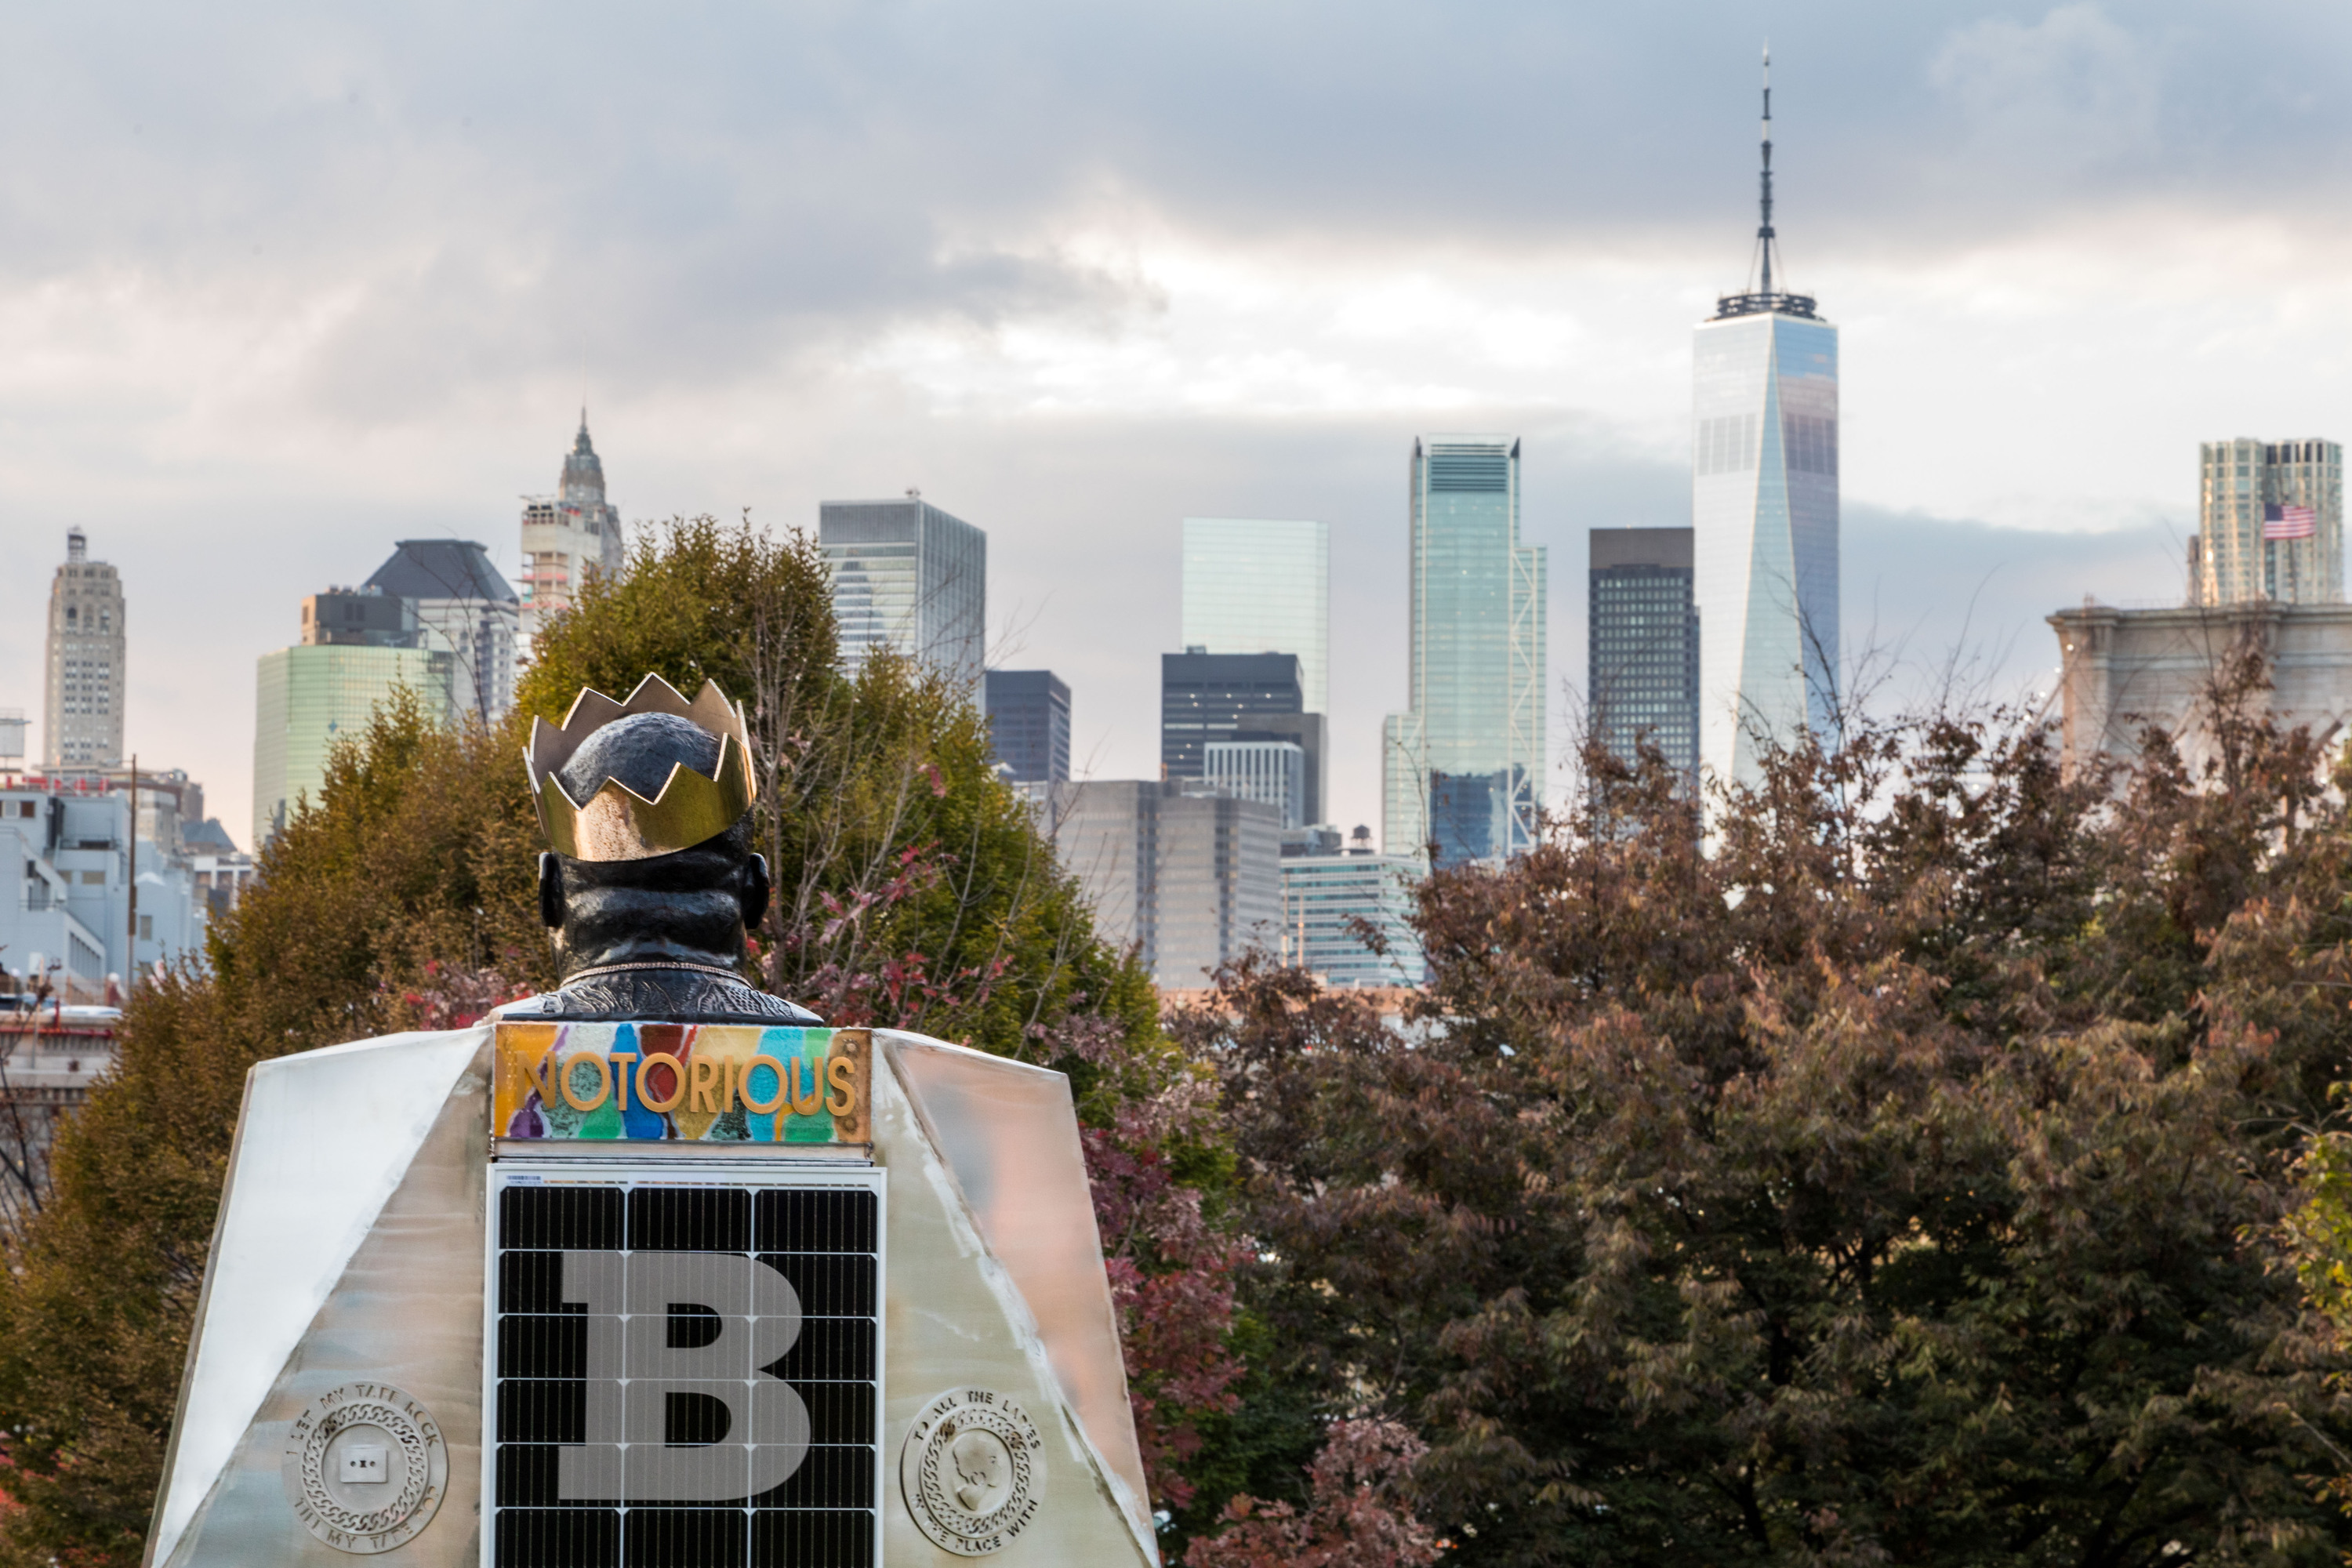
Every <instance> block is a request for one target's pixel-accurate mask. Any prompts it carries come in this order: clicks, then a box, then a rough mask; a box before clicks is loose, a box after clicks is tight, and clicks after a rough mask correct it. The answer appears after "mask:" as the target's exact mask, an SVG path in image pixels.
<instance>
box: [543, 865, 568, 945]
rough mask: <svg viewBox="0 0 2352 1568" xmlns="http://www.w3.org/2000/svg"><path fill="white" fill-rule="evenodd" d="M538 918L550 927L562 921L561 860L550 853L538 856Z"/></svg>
mask: <svg viewBox="0 0 2352 1568" xmlns="http://www.w3.org/2000/svg"><path fill="white" fill-rule="evenodd" d="M539 918H540V919H541V921H544V922H545V923H546V924H547V925H548V926H549V927H550V928H551V929H552V928H553V927H556V926H560V925H562V923H563V862H562V860H561V859H560V858H557V857H556V856H554V855H552V854H546V853H542V854H541V856H540V858H539Z"/></svg>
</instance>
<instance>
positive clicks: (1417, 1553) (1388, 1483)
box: [1184, 1420, 1444, 1568]
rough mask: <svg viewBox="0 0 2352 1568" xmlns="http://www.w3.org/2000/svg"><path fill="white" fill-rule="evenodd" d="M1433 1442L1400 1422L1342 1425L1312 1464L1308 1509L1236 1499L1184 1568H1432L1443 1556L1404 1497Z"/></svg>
mask: <svg viewBox="0 0 2352 1568" xmlns="http://www.w3.org/2000/svg"><path fill="white" fill-rule="evenodd" d="M1426 1452H1428V1447H1427V1445H1425V1444H1423V1442H1422V1441H1421V1440H1420V1439H1419V1438H1417V1437H1415V1436H1413V1435H1412V1433H1410V1432H1408V1431H1406V1430H1405V1428H1404V1427H1403V1426H1402V1425H1400V1424H1399V1423H1397V1422H1394V1421H1385V1420H1378V1421H1375V1420H1367V1421H1342V1422H1340V1423H1339V1424H1338V1425H1337V1426H1333V1427H1332V1428H1331V1436H1330V1437H1329V1438H1328V1440H1326V1441H1325V1443H1324V1445H1323V1451H1322V1452H1321V1453H1320V1454H1318V1455H1317V1456H1316V1457H1315V1463H1314V1464H1313V1465H1312V1466H1310V1467H1308V1468H1307V1475H1308V1476H1309V1477H1310V1478H1311V1479H1312V1482H1313V1487H1314V1491H1313V1495H1312V1498H1311V1499H1310V1500H1309V1501H1308V1503H1307V1511H1306V1512H1304V1513H1301V1512H1299V1511H1298V1510H1297V1509H1295V1508H1293V1507H1291V1505H1290V1504H1288V1503H1286V1502H1274V1503H1268V1502H1260V1501H1259V1500H1256V1499H1255V1498H1251V1497H1237V1498H1235V1499H1234V1500H1233V1501H1231V1502H1229V1503H1227V1504H1226V1505H1225V1528H1224V1529H1223V1530H1222V1531H1219V1532H1218V1533H1217V1534H1215V1535H1213V1536H1209V1537H1205V1538H1203V1539H1201V1540H1197V1541H1195V1542H1192V1546H1191V1548H1190V1549H1188V1550H1187V1551H1186V1552H1185V1553H1184V1568H1426V1565H1427V1564H1429V1563H1434V1562H1436V1561H1437V1559H1438V1556H1439V1554H1440V1553H1441V1552H1444V1543H1442V1542H1440V1541H1439V1540H1438V1539H1437V1532H1436V1531H1433V1530H1432V1529H1430V1528H1429V1526H1427V1525H1425V1524H1423V1523H1422V1521H1420V1520H1419V1519H1417V1518H1415V1517H1414V1516H1413V1511H1412V1506H1411V1505H1410V1504H1409V1503H1407V1502H1406V1501H1405V1500H1404V1497H1403V1495H1402V1488H1403V1485H1404V1482H1405V1479H1406V1478H1408V1477H1409V1476H1410V1475H1411V1474H1412V1467H1413V1466H1414V1465H1415V1464H1416V1463H1418V1462H1419V1461H1420V1458H1421V1457H1422V1455H1423V1454H1424V1453H1426Z"/></svg>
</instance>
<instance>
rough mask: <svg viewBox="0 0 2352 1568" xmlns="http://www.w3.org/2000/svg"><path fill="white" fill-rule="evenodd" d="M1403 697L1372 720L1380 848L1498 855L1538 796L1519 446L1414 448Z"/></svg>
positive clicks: (1536, 701) (1538, 743)
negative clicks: (1377, 722)
mask: <svg viewBox="0 0 2352 1568" xmlns="http://www.w3.org/2000/svg"><path fill="white" fill-rule="evenodd" d="M1410 506H1411V513H1410V516H1411V532H1410V538H1409V542H1408V550H1409V567H1410V584H1409V586H1410V594H1411V599H1410V606H1411V609H1410V623H1411V626H1410V636H1411V658H1410V666H1409V670H1408V680H1409V682H1410V686H1409V693H1408V696H1409V704H1410V705H1409V707H1408V708H1407V710H1406V711H1404V712H1402V713H1392V714H1391V715H1390V716H1389V718H1388V721H1387V722H1386V724H1385V725H1384V726H1383V727H1382V732H1381V742H1382V745H1381V750H1382V753H1383V762H1384V765H1383V767H1382V770H1381V772H1382V779H1381V797H1382V798H1381V818H1382V830H1383V833H1384V835H1385V846H1386V847H1387V849H1388V850H1389V852H1390V853H1391V854H1420V853H1423V852H1424V851H1426V850H1427V848H1428V847H1430V846H1432V845H1433V846H1434V847H1435V855H1436V859H1437V861H1438V863H1439V864H1442V865H1452V864H1457V863H1460V862H1462V861H1466V860H1499V859H1502V858H1505V857H1507V856H1510V855H1514V854H1517V853H1519V852H1520V851H1522V850H1524V849H1526V848H1527V847H1528V846H1529V845H1530V844H1531V843H1532V842H1533V841H1534V837H1535V829H1536V815H1537V812H1538V808H1539V807H1540V806H1541V805H1542V803H1543V773H1544V658H1545V636H1544V550H1543V547H1542V546H1541V545H1539V544H1522V543H1520V542H1519V443H1518V442H1517V439H1516V438H1514V437H1509V436H1432V437H1427V438H1426V440H1416V441H1415V442H1414V443H1413V446H1412V487H1411V500H1410Z"/></svg>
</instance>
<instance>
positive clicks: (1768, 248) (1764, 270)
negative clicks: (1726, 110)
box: [1712, 42, 1821, 321]
mask: <svg viewBox="0 0 2352 1568" xmlns="http://www.w3.org/2000/svg"><path fill="white" fill-rule="evenodd" d="M1762 142H1763V153H1764V161H1763V167H1762V169H1761V171H1760V172H1759V174H1758V175H1757V179H1756V208H1757V222H1756V251H1755V255H1754V257H1753V258H1752V265H1753V266H1754V267H1755V268H1756V269H1755V271H1753V272H1751V273H1750V274H1749V280H1750V281H1751V282H1753V283H1754V284H1755V285H1756V288H1755V290H1754V292H1752V293H1746V294H1726V295H1724V296H1723V297H1722V298H1721V299H1719V300H1717V301H1716V302H1715V315H1714V317H1713V318H1712V319H1713V320H1715V321H1724V320H1727V319H1728V318H1730V317H1733V316H1759V315H1776V316H1795V317H1798V318H1800V319H1801V320H1803V321H1819V320H1821V318H1820V317H1819V316H1818V315H1816V314H1815V313H1814V310H1815V302H1814V300H1813V299H1812V297H1811V295H1806V294H1784V293H1781V292H1780V291H1779V289H1777V288H1776V287H1775V285H1774V283H1773V281H1772V264H1773V262H1775V261H1777V260H1779V259H1780V235H1779V233H1778V232H1777V231H1776V230H1774V228H1773V227H1772V46H1771V44H1770V43H1769V42H1767V43H1766V44H1765V46H1764V128H1763V136H1762Z"/></svg>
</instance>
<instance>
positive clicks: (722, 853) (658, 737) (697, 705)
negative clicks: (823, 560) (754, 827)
mask: <svg viewBox="0 0 2352 1568" xmlns="http://www.w3.org/2000/svg"><path fill="white" fill-rule="evenodd" d="M526 761H527V763H528V764H529V766H530V781H531V796H532V798H533V800H534V801H536V802H537V804H538V806H539V820H540V826H541V827H542V828H543V829H544V830H545V831H546V834H547V840H548V842H549V843H550V844H551V845H552V846H553V847H554V849H553V853H551V854H547V855H542V856H541V857H540V872H539V900H540V914H541V918H542V919H544V920H545V921H547V923H548V924H549V925H550V926H551V927H553V928H554V930H555V933H556V936H555V942H556V947H557V951H558V952H560V953H561V954H562V967H563V970H564V973H567V974H568V973H572V971H574V970H578V969H583V968H587V967H591V966H594V965H599V964H610V963H631V962H646V963H662V962H664V961H666V960H667V961H683V962H690V963H705V964H719V965H722V966H723V965H731V964H733V963H736V962H737V961H738V960H739V959H740V957H741V956H742V952H743V932H744V929H745V928H746V927H747V926H752V925H757V924H758V923H759V921H760V917H761V915H762V914H764V913H765V912H766V910H767V907H768V863H767V861H766V860H764V859H763V858H761V857H760V856H758V855H755V854H753V853H752V852H751V802H752V799H753V797H754V796H755V795H756V794H757V788H758V786H757V784H756V781H755V780H754V778H753V775H752V771H751V747H750V744H749V740H748V736H747V732H746V730H745V726H744V722H743V714H742V710H740V709H739V708H737V707H735V706H733V705H732V704H730V703H729V701H728V700H727V699H726V696H725V695H724V694H723V693H722V692H720V690H719V687H718V684H717V683H716V682H714V681H705V682H704V683H703V687H702V690H701V691H700V692H699V693H698V694H697V695H696V697H695V699H694V700H693V701H692V702H688V700H686V699H685V698H684V697H683V696H681V695H680V694H679V693H678V692H677V689H675V688H673V687H672V686H671V685H670V684H669V683H668V682H667V681H665V680H663V679H661V678H660V677H659V676H655V675H648V676H646V678H645V679H644V680H643V681H641V682H640V683H639V684H638V686H637V689H636V690H635V691H634V692H632V693H630V694H629V700H627V701H626V702H615V701H614V700H613V699H611V698H609V697H607V696H605V695H604V693H603V692H601V691H594V690H587V691H583V692H582V693H581V694H580V696H579V699H578V700H576V701H574V702H573V703H572V710H571V712H569V713H567V714H566V715H564V720H563V723H562V726H561V727H557V726H554V725H551V724H549V723H548V722H547V721H545V720H534V721H532V723H531V733H530V750H529V751H528V752H527V753H526Z"/></svg>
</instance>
